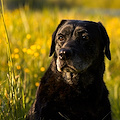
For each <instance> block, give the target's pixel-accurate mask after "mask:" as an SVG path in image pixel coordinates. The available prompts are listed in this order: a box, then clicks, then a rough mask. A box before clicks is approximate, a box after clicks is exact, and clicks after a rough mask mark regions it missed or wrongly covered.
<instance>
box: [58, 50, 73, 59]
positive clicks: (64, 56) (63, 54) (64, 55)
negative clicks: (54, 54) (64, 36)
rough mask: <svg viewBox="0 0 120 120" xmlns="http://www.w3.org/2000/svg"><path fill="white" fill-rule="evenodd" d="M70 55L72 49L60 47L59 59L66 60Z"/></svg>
mask: <svg viewBox="0 0 120 120" xmlns="http://www.w3.org/2000/svg"><path fill="white" fill-rule="evenodd" d="M71 56H72V51H71V50H70V49H65V48H62V49H60V51H59V59H61V60H67V59H70V57H71Z"/></svg>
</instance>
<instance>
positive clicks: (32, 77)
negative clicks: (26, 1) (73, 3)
mask: <svg viewBox="0 0 120 120" xmlns="http://www.w3.org/2000/svg"><path fill="white" fill-rule="evenodd" d="M62 19H80V20H92V21H96V22H98V21H101V22H102V23H103V25H104V26H105V28H106V30H107V32H108V35H109V37H110V42H111V44H110V49H111V55H112V60H111V61H109V60H107V59H106V58H105V62H106V72H105V74H104V80H105V83H106V85H107V87H108V90H109V93H110V94H109V99H110V101H111V106H112V116H113V120H120V16H112V15H108V14H99V12H98V14H88V13H84V12H83V11H80V10H78V9H62V10H60V9H59V8H54V10H53V9H47V8H46V9H42V10H36V11H33V10H30V9H29V7H28V6H25V8H19V9H16V10H13V11H7V10H6V11H5V12H4V21H3V17H2V15H0V119H1V120H22V119H23V120H24V119H25V117H26V114H27V112H28V110H29V109H30V106H31V105H32V103H33V101H34V99H35V92H36V89H37V87H38V85H39V82H40V79H41V77H42V76H43V74H44V72H45V70H46V69H47V68H48V66H49V63H50V60H51V58H49V49H50V45H51V36H52V33H53V32H54V30H55V28H56V27H57V25H58V24H59V22H60V21H61V20H62ZM4 23H5V25H6V28H5V25H4ZM6 29H7V32H6Z"/></svg>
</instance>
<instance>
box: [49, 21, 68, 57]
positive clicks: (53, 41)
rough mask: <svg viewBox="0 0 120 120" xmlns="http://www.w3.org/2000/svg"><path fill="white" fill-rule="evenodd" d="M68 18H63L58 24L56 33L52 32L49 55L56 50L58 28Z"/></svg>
mask: <svg viewBox="0 0 120 120" xmlns="http://www.w3.org/2000/svg"><path fill="white" fill-rule="evenodd" d="M66 21H67V20H62V21H61V22H60V24H59V25H58V27H57V28H56V30H55V31H54V33H53V34H52V44H51V49H50V53H49V57H51V56H52V54H53V53H54V51H55V37H56V33H57V31H58V29H59V28H60V27H61V26H62V25H63V24H64V23H65V22H66Z"/></svg>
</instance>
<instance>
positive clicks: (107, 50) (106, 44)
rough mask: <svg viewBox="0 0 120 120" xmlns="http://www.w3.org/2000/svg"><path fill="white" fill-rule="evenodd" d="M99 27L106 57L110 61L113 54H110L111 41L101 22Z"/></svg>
mask: <svg viewBox="0 0 120 120" xmlns="http://www.w3.org/2000/svg"><path fill="white" fill-rule="evenodd" d="M98 25H99V28H100V32H101V35H102V39H103V44H104V49H105V55H106V57H107V58H108V59H109V60H111V53H110V48H109V45H110V40H109V37H108V34H107V31H106V29H105V27H104V26H103V25H102V23H101V22H98Z"/></svg>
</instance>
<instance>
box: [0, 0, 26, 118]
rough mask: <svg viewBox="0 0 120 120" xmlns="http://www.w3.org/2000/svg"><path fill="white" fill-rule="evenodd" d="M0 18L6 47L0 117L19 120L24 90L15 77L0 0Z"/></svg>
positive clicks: (22, 107) (23, 103) (18, 79)
mask: <svg viewBox="0 0 120 120" xmlns="http://www.w3.org/2000/svg"><path fill="white" fill-rule="evenodd" d="M0 12H1V16H2V22H3V25H4V30H5V36H6V41H5V43H6V47H7V64H8V73H6V75H7V78H6V79H7V80H5V81H4V82H3V83H2V84H3V85H4V83H6V85H5V86H4V87H3V88H1V94H0V96H1V97H0V104H1V106H0V107H1V108H0V117H1V119H4V120H7V119H11V120H13V119H16V120H18V119H21V118H24V112H25V97H24V88H23V87H22V85H23V83H22V81H21V80H20V76H17V77H16V76H15V72H14V64H13V59H12V53H11V46H10V39H9V35H8V31H7V26H6V23H5V19H4V6H3V0H1V11H0Z"/></svg>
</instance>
